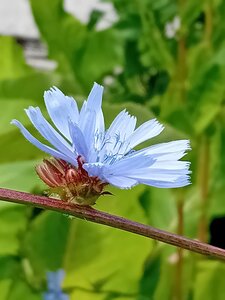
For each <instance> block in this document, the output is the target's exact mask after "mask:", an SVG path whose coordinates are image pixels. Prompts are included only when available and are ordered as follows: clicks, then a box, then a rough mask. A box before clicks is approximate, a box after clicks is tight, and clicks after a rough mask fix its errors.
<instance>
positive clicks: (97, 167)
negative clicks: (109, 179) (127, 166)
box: [83, 163, 105, 180]
mask: <svg viewBox="0 0 225 300" xmlns="http://www.w3.org/2000/svg"><path fill="white" fill-rule="evenodd" d="M83 168H84V169H85V170H86V171H87V172H88V174H89V176H97V177H99V178H100V179H101V180H103V179H104V176H103V171H104V168H105V166H104V164H102V163H85V164H83Z"/></svg>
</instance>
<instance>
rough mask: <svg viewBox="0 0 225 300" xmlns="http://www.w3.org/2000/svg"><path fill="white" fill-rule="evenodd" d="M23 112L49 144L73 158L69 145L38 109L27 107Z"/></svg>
mask: <svg viewBox="0 0 225 300" xmlns="http://www.w3.org/2000/svg"><path fill="white" fill-rule="evenodd" d="M25 111H26V113H27V115H28V117H29V119H30V121H31V122H32V124H33V125H34V127H35V128H36V129H37V130H38V131H39V132H40V134H41V135H42V136H43V137H44V138H45V139H46V140H47V141H48V142H49V143H50V144H52V145H53V146H54V147H55V148H56V149H57V150H59V151H60V152H62V153H63V154H65V155H66V156H68V157H71V158H72V159H73V158H74V152H73V149H72V147H71V145H70V144H69V143H68V142H67V141H66V140H65V139H64V138H63V137H62V136H61V135H60V134H59V133H58V132H57V131H56V130H55V129H54V128H53V127H52V126H51V125H50V124H49V123H48V122H47V121H46V120H45V118H44V117H43V115H42V113H41V111H40V109H39V108H38V107H37V108H34V107H29V109H26V110H25Z"/></svg>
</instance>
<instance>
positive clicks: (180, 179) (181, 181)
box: [138, 175, 190, 188]
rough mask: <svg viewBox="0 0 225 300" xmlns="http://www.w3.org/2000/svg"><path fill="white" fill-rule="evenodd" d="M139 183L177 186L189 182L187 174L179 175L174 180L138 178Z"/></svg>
mask: <svg viewBox="0 0 225 300" xmlns="http://www.w3.org/2000/svg"><path fill="white" fill-rule="evenodd" d="M138 182H139V183H142V184H147V185H150V186H154V187H158V188H179V187H184V186H187V185H189V184H190V178H189V176H185V175H184V176H180V177H178V178H177V179H176V180H175V181H172V182H169V181H163V180H151V179H140V180H138Z"/></svg>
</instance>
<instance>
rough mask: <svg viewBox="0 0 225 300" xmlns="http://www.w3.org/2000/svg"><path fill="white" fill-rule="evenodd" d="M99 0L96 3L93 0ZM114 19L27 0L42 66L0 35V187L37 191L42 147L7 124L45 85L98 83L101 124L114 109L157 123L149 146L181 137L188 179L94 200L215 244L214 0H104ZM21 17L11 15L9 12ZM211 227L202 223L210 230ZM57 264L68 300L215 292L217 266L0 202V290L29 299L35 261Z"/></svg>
mask: <svg viewBox="0 0 225 300" xmlns="http://www.w3.org/2000/svg"><path fill="white" fill-rule="evenodd" d="M105 2H106V1H105ZM108 2H111V3H112V4H113V6H114V9H115V11H116V14H117V20H116V21H115V22H114V23H113V24H112V25H111V26H110V27H109V28H107V29H102V30H97V29H96V26H97V25H98V23H99V22H100V21H101V18H103V17H104V14H103V13H102V12H101V11H99V10H94V11H93V12H92V13H91V14H90V18H89V21H88V23H87V24H83V23H81V22H80V21H79V20H78V19H76V18H75V17H74V16H72V15H70V14H69V13H67V12H65V11H64V9H63V1H62V0H38V1H37V0H30V6H31V9H32V13H33V16H34V18H35V22H36V24H37V26H38V29H39V31H40V34H41V39H42V42H43V43H44V44H45V45H46V47H47V49H48V56H49V58H50V59H51V60H53V61H55V62H56V63H57V67H56V68H53V69H50V70H40V69H37V68H34V67H31V66H28V65H27V64H26V61H25V58H24V49H23V47H22V46H21V43H18V41H17V40H16V39H14V38H12V37H9V36H1V37H0V104H1V111H0V153H1V155H0V161H1V162H0V174H1V176H0V186H1V187H5V188H11V189H16V190H21V191H28V192H32V193H36V194H43V191H44V190H45V186H44V185H43V184H42V183H41V182H40V180H39V179H38V178H37V176H36V174H35V171H34V166H35V165H36V164H37V162H39V161H41V159H42V158H43V157H44V156H45V154H44V153H42V152H41V151H39V150H38V149H36V148H35V147H33V146H32V145H31V144H29V143H28V142H27V141H26V140H25V139H24V138H23V137H22V135H21V134H20V133H19V131H18V129H17V128H15V127H13V126H11V125H10V124H9V123H10V120H11V119H13V118H17V119H19V120H20V121H22V122H23V124H24V125H26V126H27V128H28V129H30V130H31V131H32V132H34V130H33V129H32V126H31V125H30V123H29V122H28V119H27V118H26V116H25V113H24V112H23V109H24V108H26V107H27V106H29V105H34V106H39V107H41V109H42V110H44V109H45V108H44V105H43V92H44V91H45V90H47V89H49V88H50V87H51V86H52V85H55V86H57V87H59V88H60V89H62V90H63V92H64V93H65V94H68V95H72V96H74V98H75V99H77V100H78V102H79V103H81V102H80V101H83V100H84V99H85V98H86V97H87V95H88V93H89V91H90V89H91V87H92V84H93V82H94V81H96V82H98V83H100V84H103V85H104V87H105V92H104V105H103V108H104V113H105V119H106V121H107V123H108V124H109V123H110V122H111V120H112V119H113V118H114V117H115V115H116V114H117V113H118V112H119V111H121V110H122V109H123V108H125V107H126V108H127V109H128V111H129V112H130V113H132V114H134V115H136V116H137V118H138V122H139V123H142V122H144V121H145V120H148V119H150V118H152V117H157V118H158V120H159V121H160V122H162V123H163V124H164V125H165V127H166V129H165V130H164V133H163V134H161V135H160V136H159V137H157V138H154V139H152V140H151V141H150V143H151V144H154V143H157V142H166V141H171V140H175V139H186V138H188V139H190V140H191V145H192V151H191V152H190V153H189V154H188V156H187V157H186V159H187V160H190V161H191V162H192V165H191V170H192V185H191V186H189V187H187V188H184V189H178V190H172V189H171V190H167V189H156V188H151V187H146V186H138V187H135V188H133V189H132V190H119V189H112V192H113V194H114V196H105V197H102V198H100V199H99V201H98V203H97V205H96V207H97V208H99V209H102V210H104V211H107V212H110V213H114V214H118V215H121V216H124V217H127V218H130V219H133V220H136V221H139V222H142V223H145V224H150V225H152V226H155V227H157V228H161V229H165V230H168V231H171V232H177V233H179V234H182V235H186V236H188V237H191V238H193V239H199V240H201V241H205V242H211V243H212V244H214V245H217V246H221V247H224V248H225V108H224V99H225V98H224V92H225V22H224V18H225V1H224V0H202V1H195V0H186V1H185V0H179V1H175V0H157V1H154V0H139V1H138V0H133V1H131V0H108ZM21 17H22V16H21ZM210 228H211V233H210V230H209V229H210ZM59 268H63V269H64V270H65V272H66V277H65V280H64V284H63V286H64V290H65V291H66V292H67V293H68V294H69V295H70V299H71V300H86V299H91V300H113V299H117V300H126V299H132V300H134V299H135V300H150V299H154V300H162V299H163V300H167V299H168V300H170V299H174V300H192V299H193V300H203V299H204V300H208V299H210V300H211V299H216V300H224V299H225V265H224V264H223V263H222V262H219V261H216V260H214V259H209V258H206V257H203V256H200V255H196V254H193V253H191V252H188V251H181V250H177V249H176V248H175V247H172V246H168V245H164V244H162V243H158V242H155V241H153V240H149V239H147V238H144V237H139V236H135V235H133V234H130V233H126V232H122V231H119V230H116V229H112V228H107V227H104V226H101V225H97V224H93V223H89V222H87V221H81V220H76V219H69V218H68V217H66V216H64V215H60V214H57V213H53V212H48V211H41V210H39V209H34V208H30V207H26V206H19V205H13V204H9V203H4V202H2V203H0V300H21V299H29V300H38V299H39V300H40V299H42V294H43V291H45V290H46V282H45V277H46V271H50V270H51V271H54V270H57V269H59Z"/></svg>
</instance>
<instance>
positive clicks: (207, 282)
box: [193, 261, 225, 300]
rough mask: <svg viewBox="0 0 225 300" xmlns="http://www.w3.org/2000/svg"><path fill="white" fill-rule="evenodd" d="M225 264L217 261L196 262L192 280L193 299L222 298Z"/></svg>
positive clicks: (219, 299) (218, 299) (209, 299)
mask: <svg viewBox="0 0 225 300" xmlns="http://www.w3.org/2000/svg"><path fill="white" fill-rule="evenodd" d="M224 277H225V266H224V264H223V263H221V262H219V261H203V262H200V263H199V264H198V272H197V276H196V279H195V281H194V297H193V300H202V299H204V300H211V299H217V300H223V299H224Z"/></svg>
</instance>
